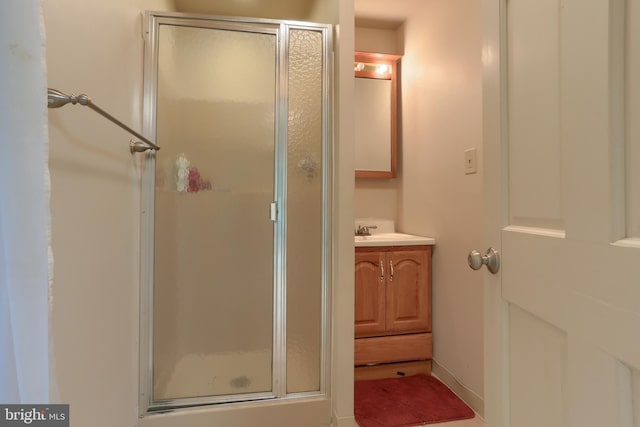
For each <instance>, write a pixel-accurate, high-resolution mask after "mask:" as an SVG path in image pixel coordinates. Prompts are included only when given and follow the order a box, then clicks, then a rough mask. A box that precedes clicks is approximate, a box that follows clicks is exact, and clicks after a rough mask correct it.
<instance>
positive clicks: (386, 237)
mask: <svg viewBox="0 0 640 427" xmlns="http://www.w3.org/2000/svg"><path fill="white" fill-rule="evenodd" d="M354 241H355V245H356V246H357V247H365V246H417V245H435V244H436V240H435V239H433V238H431V237H423V236H415V235H413V234H404V233H377V234H372V235H371V236H354Z"/></svg>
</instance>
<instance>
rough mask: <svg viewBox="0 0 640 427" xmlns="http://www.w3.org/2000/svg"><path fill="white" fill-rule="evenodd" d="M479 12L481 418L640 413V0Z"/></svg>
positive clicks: (534, 425) (503, 0)
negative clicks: (483, 257)
mask: <svg viewBox="0 0 640 427" xmlns="http://www.w3.org/2000/svg"><path fill="white" fill-rule="evenodd" d="M483 15H484V16H483V22H484V30H483V32H484V41H483V53H482V60H483V64H484V82H483V89H484V103H483V108H484V115H485V116H484V168H485V169H484V174H485V192H486V205H487V208H486V212H485V229H486V239H485V242H486V243H487V246H493V247H495V248H496V249H498V251H499V252H500V254H501V269H500V271H499V272H498V273H497V274H495V275H494V274H491V273H490V272H488V271H487V269H486V268H483V269H482V271H483V272H482V274H484V277H485V333H486V336H485V382H486V388H485V405H486V406H485V409H486V425H487V427H504V426H512V427H529V426H531V427H548V426H549V427H551V426H552V427H555V426H571V427H591V426H593V427H614V426H624V427H638V426H640V1H639V0H626V1H625V0H483ZM475 249H480V250H481V252H482V253H484V252H485V250H486V249H487V248H475Z"/></svg>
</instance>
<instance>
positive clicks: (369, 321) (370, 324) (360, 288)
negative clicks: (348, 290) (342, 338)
mask: <svg viewBox="0 0 640 427" xmlns="http://www.w3.org/2000/svg"><path fill="white" fill-rule="evenodd" d="M385 255H386V254H385V252H358V251H356V254H355V261H356V264H355V301H356V303H355V336H356V337H362V336H372V335H381V334H384V332H385V275H386V274H387V271H385V269H386V266H385V265H386V263H385Z"/></svg>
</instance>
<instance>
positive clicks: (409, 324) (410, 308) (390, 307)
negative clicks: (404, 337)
mask: <svg viewBox="0 0 640 427" xmlns="http://www.w3.org/2000/svg"><path fill="white" fill-rule="evenodd" d="M387 258H388V261H387V265H388V266H389V267H388V269H389V273H388V275H387V286H386V287H387V291H386V292H387V295H386V305H387V307H386V315H387V319H386V328H387V332H388V333H391V334H397V333H408V332H431V248H430V247H427V248H420V249H409V248H407V249H401V250H393V251H390V252H388V253H387Z"/></svg>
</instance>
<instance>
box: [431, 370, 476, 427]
mask: <svg viewBox="0 0 640 427" xmlns="http://www.w3.org/2000/svg"><path fill="white" fill-rule="evenodd" d="M432 373H433V376H434V377H437V378H438V379H439V380H440V381H442V382H443V383H444V384H446V386H447V387H449V388H450V389H451V390H452V391H453V392H454V393H455V394H457V395H458V397H459V398H460V399H462V400H464V402H465V403H466V404H467V405H469V406H470V407H471V409H473V410H474V412H475V413H476V414H478V416H479V417H480V418H482V419H484V400H483V399H482V397H480V396H478V395H477V394H476V393H475V392H474V391H472V390H470V389H468V388H467V387H466V386H465V385H464V384H462V383H461V382H460V381H458V379H457V378H456V377H455V375H453V374H452V373H451V372H450V371H449V370H448V369H447V368H445V367H444V366H442V365H440V364H439V363H438V362H436V361H435V360H433V361H432Z"/></svg>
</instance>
